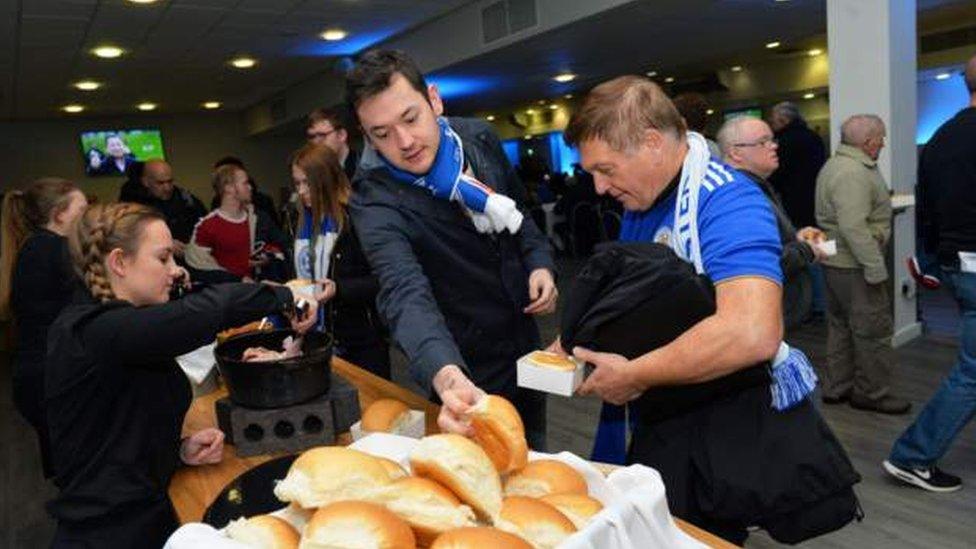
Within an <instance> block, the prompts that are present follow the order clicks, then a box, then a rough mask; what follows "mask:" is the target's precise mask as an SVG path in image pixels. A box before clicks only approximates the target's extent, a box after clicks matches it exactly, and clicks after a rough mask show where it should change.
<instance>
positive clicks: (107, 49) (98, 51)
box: [91, 46, 125, 59]
mask: <svg viewBox="0 0 976 549" xmlns="http://www.w3.org/2000/svg"><path fill="white" fill-rule="evenodd" d="M91 52H92V54H93V55H94V56H95V57H101V58H102V59H115V58H117V57H122V54H123V53H125V50H123V49H122V48H120V47H118V46H99V47H97V48H95V49H93V50H92V51H91Z"/></svg>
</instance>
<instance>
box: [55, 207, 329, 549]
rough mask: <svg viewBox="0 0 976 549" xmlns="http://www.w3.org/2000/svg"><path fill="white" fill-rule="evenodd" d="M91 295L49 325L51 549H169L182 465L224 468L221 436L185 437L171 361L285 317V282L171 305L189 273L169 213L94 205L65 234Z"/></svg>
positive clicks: (181, 386)
mask: <svg viewBox="0 0 976 549" xmlns="http://www.w3.org/2000/svg"><path fill="white" fill-rule="evenodd" d="M69 239H70V247H71V252H72V257H73V260H74V266H75V269H76V270H77V271H78V273H79V275H80V277H81V279H82V280H83V281H84V283H85V288H84V291H82V292H79V293H78V294H77V299H76V300H75V301H74V303H72V304H71V305H69V306H68V307H67V308H65V309H64V310H63V311H62V312H61V314H60V315H59V316H58V318H57V319H56V320H55V321H54V324H52V326H51V329H50V332H49V338H48V349H49V353H48V365H47V379H46V383H45V387H46V395H47V400H46V402H45V408H46V412H47V418H48V422H49V426H50V433H51V450H52V454H53V457H54V469H55V473H56V476H55V485H56V486H57V487H58V494H57V496H56V497H55V498H54V499H53V500H52V501H50V502H49V503H48V511H49V512H50V513H51V515H52V516H53V517H54V518H55V519H57V521H58V526H57V531H56V533H55V537H54V541H53V543H52V547H54V548H69V547H70V548H74V547H113V548H120V549H122V548H143V547H161V546H162V545H163V543H164V542H165V541H166V539H167V538H168V537H169V535H170V534H172V532H173V531H174V530H175V529H176V527H177V524H178V523H177V520H176V516H175V514H174V512H173V507H172V504H171V502H170V500H169V497H168V495H167V487H168V486H169V482H170V479H171V478H172V476H173V473H174V472H175V471H176V469H177V467H178V466H179V465H180V463H184V464H187V465H203V464H208V463H217V462H219V461H220V460H221V458H222V453H223V440H224V435H223V433H222V432H221V431H220V430H218V429H214V428H208V429H204V430H202V431H198V432H195V433H193V434H191V435H190V436H189V437H186V438H182V439H181V433H182V428H183V419H184V416H185V415H186V411H187V409H188V408H189V405H190V399H191V396H192V393H191V390H190V384H189V381H188V380H187V377H186V375H185V374H184V373H183V371H182V370H181V369H180V367H179V366H178V365H177V363H176V361H175V357H177V356H179V355H181V354H184V353H188V352H190V351H192V350H194V349H197V348H199V347H201V346H203V345H206V344H207V343H209V342H211V341H213V339H214V337H216V334H217V332H219V331H221V330H224V329H227V328H231V327H235V326H240V325H242V324H246V323H248V322H251V321H254V320H257V319H259V318H262V317H264V316H266V315H270V314H275V313H282V314H284V315H285V316H286V317H288V318H290V319H291V325H292V328H293V329H294V330H295V331H296V332H298V333H304V332H305V331H306V330H307V329H308V328H309V327H311V326H312V324H314V321H315V320H314V318H315V317H314V315H315V314H317V305H316V304H315V303H312V304H310V306H309V313H310V316H309V317H308V318H304V319H300V318H299V316H298V315H296V314H295V313H294V311H295V303H296V302H297V301H299V300H300V298H299V297H298V296H296V295H294V294H293V293H292V291H291V290H290V289H288V288H287V287H284V286H269V285H266V284H219V285H214V286H211V287H207V288H203V289H202V290H200V291H198V292H193V293H190V294H189V295H187V296H186V297H184V298H181V299H178V300H175V301H170V300H169V296H170V291H171V290H172V288H173V286H174V284H176V283H177V281H178V280H179V279H181V278H183V277H184V276H185V271H184V270H183V269H182V268H180V267H178V266H177V265H176V263H175V261H174V260H173V240H172V237H171V235H170V233H169V229H168V228H167V226H166V223H165V222H164V219H163V217H162V216H161V215H160V214H159V213H158V212H156V211H154V210H152V209H150V208H147V207H145V206H142V205H138V204H111V205H107V206H93V207H92V208H90V209H89V210H88V211H87V212H86V213H85V214H84V215H83V216H82V217H81V219H80V221H79V222H78V223H77V226H76V228H75V229H74V230H73V232H72V233H71V234H70V235H69Z"/></svg>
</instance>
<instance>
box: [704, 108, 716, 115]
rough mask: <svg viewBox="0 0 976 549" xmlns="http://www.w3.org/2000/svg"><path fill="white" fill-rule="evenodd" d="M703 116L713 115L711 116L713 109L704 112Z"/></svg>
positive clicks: (713, 112)
mask: <svg viewBox="0 0 976 549" xmlns="http://www.w3.org/2000/svg"><path fill="white" fill-rule="evenodd" d="M705 114H707V115H713V114H715V109H708V110H707V111H705Z"/></svg>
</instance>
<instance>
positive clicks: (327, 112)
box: [305, 105, 349, 130]
mask: <svg viewBox="0 0 976 549" xmlns="http://www.w3.org/2000/svg"><path fill="white" fill-rule="evenodd" d="M348 116H349V114H348V112H347V110H346V109H345V106H344V105H342V106H339V105H337V106H334V107H319V108H317V109H315V110H314V111H312V112H310V113H308V116H307V117H306V118H305V129H306V130H307V129H309V128H311V127H312V126H314V125H315V124H318V123H319V122H322V121H326V122H328V123H329V124H332V129H335V130H345V129H346V128H347V126H348V124H346V120H348Z"/></svg>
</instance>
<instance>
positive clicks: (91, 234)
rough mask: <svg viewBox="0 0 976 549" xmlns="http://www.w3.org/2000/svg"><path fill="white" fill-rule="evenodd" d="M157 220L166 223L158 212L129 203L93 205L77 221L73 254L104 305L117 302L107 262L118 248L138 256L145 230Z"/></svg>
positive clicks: (93, 294)
mask: <svg viewBox="0 0 976 549" xmlns="http://www.w3.org/2000/svg"><path fill="white" fill-rule="evenodd" d="M154 220H160V221H164V219H163V216H162V215H161V214H160V213H159V212H157V211H156V210H154V209H152V208H149V207H147V206H143V205H141V204H129V203H118V204H107V205H95V206H92V207H90V208H89V209H88V211H86V212H85V214H84V215H83V216H82V217H81V218H80V219H79V220H78V224H77V226H76V228H75V230H74V232H73V233H72V234H71V237H70V238H69V243H70V246H71V255H72V258H73V259H74V264H75V269H76V270H77V271H78V274H79V276H81V279H82V280H83V281H84V282H85V285H86V286H87V287H88V289H89V290H90V291H91V294H92V296H93V297H94V298H95V299H97V300H99V301H101V302H103V303H104V302H106V301H111V300H113V299H115V293H114V292H113V291H112V285H111V283H110V281H109V277H108V269H107V268H106V267H105V259H106V258H107V257H108V255H109V254H110V253H111V252H112V250H115V249H116V248H118V249H121V250H122V251H123V253H125V254H126V255H131V254H135V253H136V250H137V249H138V248H139V240H140V239H141V238H142V233H143V229H144V228H145V226H146V224H147V223H148V222H150V221H154Z"/></svg>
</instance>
